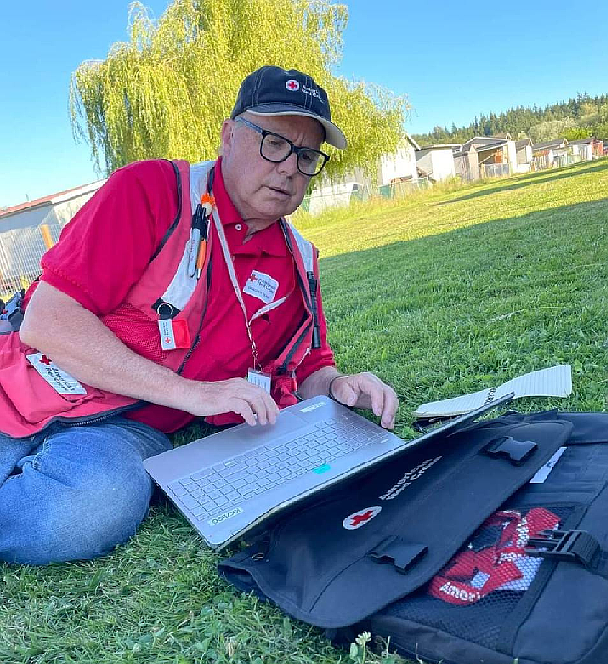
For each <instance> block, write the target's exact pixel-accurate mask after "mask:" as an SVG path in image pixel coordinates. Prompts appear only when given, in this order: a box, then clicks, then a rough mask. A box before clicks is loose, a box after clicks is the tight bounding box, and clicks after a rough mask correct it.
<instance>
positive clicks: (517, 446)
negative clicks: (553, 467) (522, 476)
mask: <svg viewBox="0 0 608 664" xmlns="http://www.w3.org/2000/svg"><path fill="white" fill-rule="evenodd" d="M536 448H537V445H536V443H534V442H533V441H531V440H515V438H512V437H511V436H503V437H502V438H499V439H498V440H492V441H490V442H489V443H488V444H487V445H486V446H485V447H484V448H483V450H482V452H483V453H484V454H487V455H488V456H491V457H499V456H502V457H505V458H507V459H508V460H509V461H510V462H511V463H512V464H513V465H514V466H521V464H522V463H524V461H526V460H527V459H528V457H529V456H530V455H531V454H532V452H534V450H535V449H536Z"/></svg>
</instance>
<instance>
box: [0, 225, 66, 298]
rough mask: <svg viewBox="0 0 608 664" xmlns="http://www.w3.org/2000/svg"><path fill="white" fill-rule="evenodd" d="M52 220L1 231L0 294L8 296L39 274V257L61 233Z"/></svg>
mask: <svg viewBox="0 0 608 664" xmlns="http://www.w3.org/2000/svg"><path fill="white" fill-rule="evenodd" d="M62 227H63V224H61V223H59V222H58V221H53V222H50V223H46V224H39V225H38V226H29V227H28V228H16V229H13V230H9V231H4V232H3V233H0V297H1V298H2V299H6V298H7V297H10V296H11V295H12V294H13V293H15V292H16V291H18V290H21V289H22V288H27V286H29V284H30V283H31V282H32V281H34V280H35V279H36V278H37V277H38V275H39V274H40V259H41V258H42V254H44V252H45V251H46V250H47V248H48V247H49V246H52V245H53V244H54V243H55V242H56V241H57V239H58V238H59V234H60V233H61V229H62Z"/></svg>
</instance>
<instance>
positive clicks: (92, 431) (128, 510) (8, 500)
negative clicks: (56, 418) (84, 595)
mask: <svg viewBox="0 0 608 664" xmlns="http://www.w3.org/2000/svg"><path fill="white" fill-rule="evenodd" d="M170 448H171V443H170V442H169V439H168V438H167V437H166V436H165V435H164V434H163V433H160V432H159V431H156V430H155V429H152V428H151V427H149V426H147V425H145V424H140V423H139V422H134V421H132V420H127V419H125V418H122V417H119V416H114V417H111V418H109V419H107V420H104V421H102V422H98V423H96V424H87V425H85V426H78V427H69V426H63V425H53V426H52V427H50V428H49V429H47V430H46V431H44V432H42V433H39V434H36V435H34V436H32V437H31V438H26V439H20V440H16V439H13V438H9V437H7V436H3V435H1V434H0V560H4V561H7V562H12V563H29V564H33V565H42V564H46V563H50V562H62V561H66V560H77V559H87V558H95V557H97V556H102V555H104V554H106V553H108V552H110V551H112V549H114V547H116V545H118V544H121V543H122V542H125V541H126V540H127V539H128V538H129V537H131V536H132V535H133V534H134V533H135V531H136V529H137V527H138V525H139V524H140V523H141V521H142V520H143V518H144V517H145V516H146V513H147V511H148V506H149V503H150V498H151V496H152V491H153V484H152V481H151V479H150V477H149V476H148V474H147V473H146V471H145V470H144V467H143V464H142V461H143V460H144V459H145V458H147V457H149V456H153V455H155V454H159V453H160V452H164V451H165V450H168V449H170Z"/></svg>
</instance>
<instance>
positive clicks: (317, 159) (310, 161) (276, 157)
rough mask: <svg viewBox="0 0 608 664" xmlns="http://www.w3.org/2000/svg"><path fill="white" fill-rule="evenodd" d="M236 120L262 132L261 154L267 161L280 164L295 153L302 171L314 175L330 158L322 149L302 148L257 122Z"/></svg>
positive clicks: (309, 175) (243, 119)
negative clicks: (259, 125)
mask: <svg viewBox="0 0 608 664" xmlns="http://www.w3.org/2000/svg"><path fill="white" fill-rule="evenodd" d="M235 122H240V123H242V124H244V125H245V126H246V127H249V129H253V131H257V133H258V134H262V142H261V143H260V155H261V156H262V157H263V158H264V159H266V161H271V162H273V163H275V164H278V163H280V162H282V161H285V160H286V159H287V158H288V157H289V156H290V155H291V154H292V153H295V154H296V156H297V165H298V170H299V171H300V173H302V174H303V175H307V176H308V177H312V176H313V175H319V173H320V172H321V171H322V170H323V167H324V166H325V164H326V163H327V161H328V160H329V155H328V154H325V153H324V152H321V151H320V150H313V149H312V148H301V147H299V146H297V145H294V144H293V143H292V142H291V141H290V140H289V139H288V138H285V137H284V136H281V135H280V134H275V133H274V132H273V131H267V130H266V129H262V127H258V126H257V125H256V124H253V122H249V120H246V119H245V118H242V117H238V118H236V120H235Z"/></svg>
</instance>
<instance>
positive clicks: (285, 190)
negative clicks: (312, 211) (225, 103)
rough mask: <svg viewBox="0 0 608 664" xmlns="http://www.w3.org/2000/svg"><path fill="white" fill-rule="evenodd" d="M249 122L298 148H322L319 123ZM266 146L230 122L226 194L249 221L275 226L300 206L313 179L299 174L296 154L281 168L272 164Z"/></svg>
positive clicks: (287, 118)
mask: <svg viewBox="0 0 608 664" xmlns="http://www.w3.org/2000/svg"><path fill="white" fill-rule="evenodd" d="M243 117H245V118H246V119H247V120H249V121H250V122H253V123H254V124H256V125H258V126H259V127H261V128H262V129H266V130H268V131H272V132H275V133H277V134H280V135H281V136H283V137H284V138H287V139H289V140H290V141H291V142H292V143H294V145H297V146H300V147H301V146H304V147H307V148H313V149H315V150H318V149H319V148H320V147H321V142H322V141H323V128H322V127H321V124H320V123H319V122H317V121H316V120H315V119H314V118H311V117H304V116H300V115H280V116H264V115H253V114H251V113H245V114H244V115H243ZM261 141H262V135H261V134H258V133H257V132H256V131H254V130H253V129H251V128H249V127H247V126H246V125H244V124H240V123H238V122H235V121H234V120H226V121H225V122H224V125H223V126H222V175H223V177H224V183H225V185H226V191H227V192H228V195H229V196H230V198H231V200H232V202H233V203H234V205H235V207H236V209H237V210H238V211H239V212H240V214H241V216H242V217H243V219H244V220H245V221H247V220H248V219H251V220H254V219H256V220H260V221H263V222H267V223H268V225H269V224H271V223H272V222H274V221H276V220H277V219H279V218H280V217H283V216H285V215H287V214H291V213H292V212H293V211H294V210H295V209H296V208H297V207H298V205H300V203H301V202H302V199H303V198H304V193H305V192H306V187H307V186H308V182H309V180H310V177H309V176H307V175H303V174H302V173H300V171H298V167H297V157H296V155H295V154H291V155H289V157H288V158H287V159H286V160H285V161H282V162H279V163H273V162H270V161H266V160H265V159H264V158H263V157H262V156H261V155H260V143H261Z"/></svg>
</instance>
